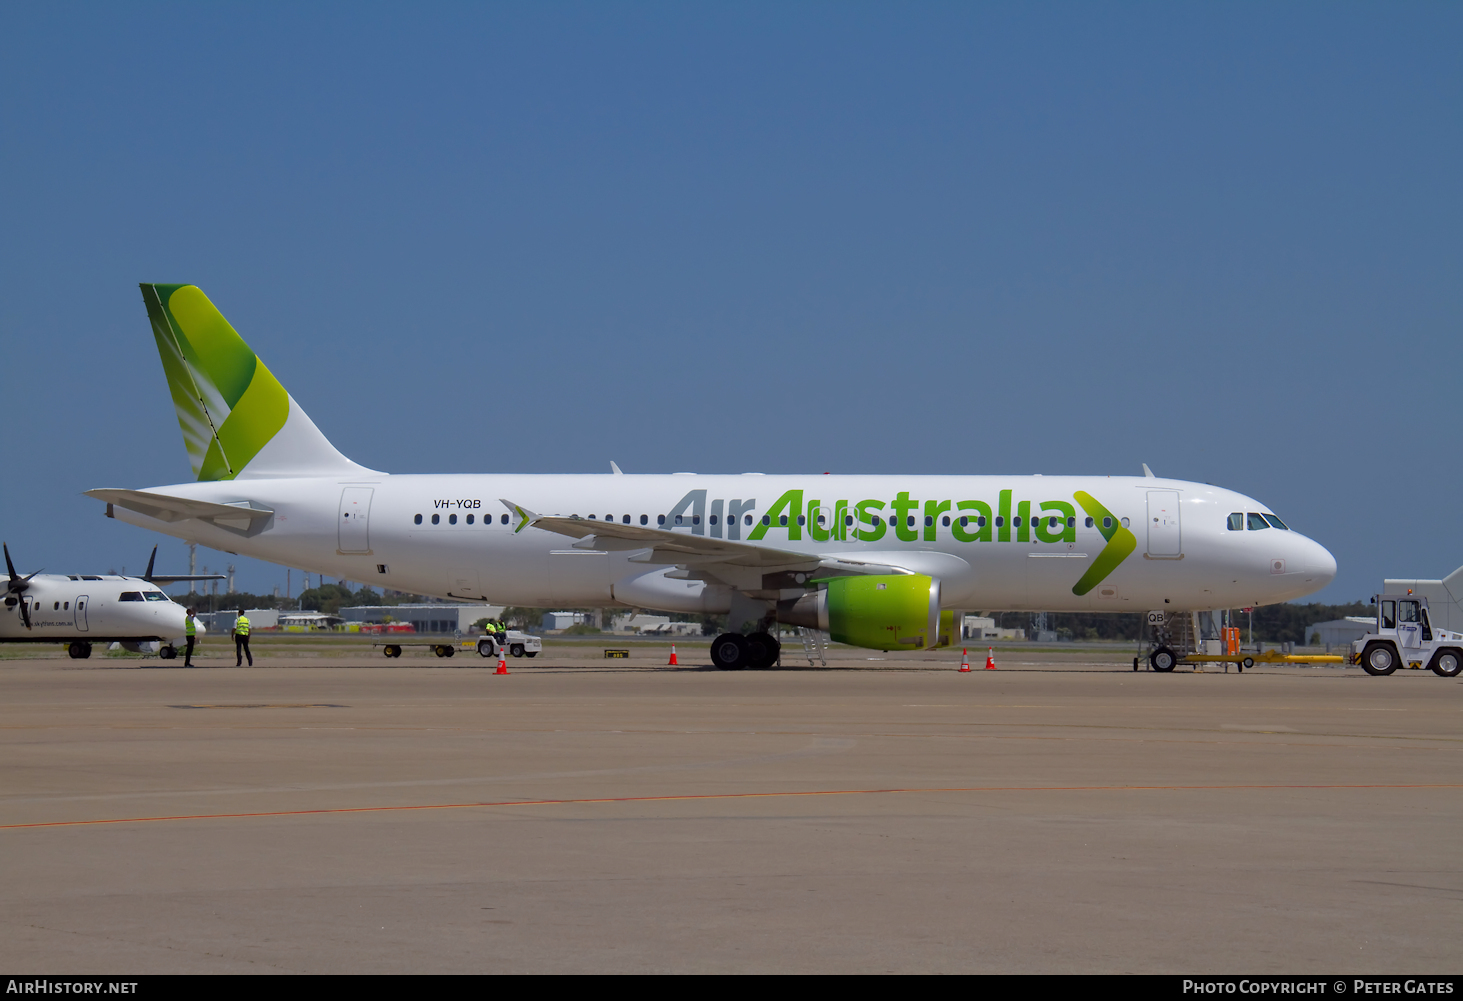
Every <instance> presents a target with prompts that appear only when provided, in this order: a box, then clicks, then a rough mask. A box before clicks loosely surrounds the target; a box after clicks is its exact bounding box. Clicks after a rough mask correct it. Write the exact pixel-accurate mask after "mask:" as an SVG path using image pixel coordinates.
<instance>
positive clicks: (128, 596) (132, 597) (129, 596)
mask: <svg viewBox="0 0 1463 1001" xmlns="http://www.w3.org/2000/svg"><path fill="white" fill-rule="evenodd" d="M117 600H118V601H141V600H142V592H141V591H123V592H122V597H120V598H118V599H117Z"/></svg>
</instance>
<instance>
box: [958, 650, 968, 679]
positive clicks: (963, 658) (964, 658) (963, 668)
mask: <svg viewBox="0 0 1463 1001" xmlns="http://www.w3.org/2000/svg"><path fill="white" fill-rule="evenodd" d="M960 673H961V674H969V673H970V649H969V648H968V647H967V648H966V649H964V650H961V651H960Z"/></svg>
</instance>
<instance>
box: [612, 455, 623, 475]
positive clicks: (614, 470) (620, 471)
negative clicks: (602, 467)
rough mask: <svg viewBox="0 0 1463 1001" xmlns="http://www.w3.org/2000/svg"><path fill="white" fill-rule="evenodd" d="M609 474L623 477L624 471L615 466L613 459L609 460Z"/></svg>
mask: <svg viewBox="0 0 1463 1001" xmlns="http://www.w3.org/2000/svg"><path fill="white" fill-rule="evenodd" d="M610 472H612V473H614V474H615V475H616V476H624V475H625V473H624V471H623V470H621V469H620V467H619V466H617V465H615V460H614V459H611V460H610Z"/></svg>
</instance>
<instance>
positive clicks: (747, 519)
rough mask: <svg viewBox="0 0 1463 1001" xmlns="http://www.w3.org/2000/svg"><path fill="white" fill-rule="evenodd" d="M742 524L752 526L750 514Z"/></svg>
mask: <svg viewBox="0 0 1463 1001" xmlns="http://www.w3.org/2000/svg"><path fill="white" fill-rule="evenodd" d="M742 523H743V524H745V525H750V524H752V516H751V515H750V514H749V515H747V516H746V517H745V518H743V519H742ZM849 524H853V523H852V522H849Z"/></svg>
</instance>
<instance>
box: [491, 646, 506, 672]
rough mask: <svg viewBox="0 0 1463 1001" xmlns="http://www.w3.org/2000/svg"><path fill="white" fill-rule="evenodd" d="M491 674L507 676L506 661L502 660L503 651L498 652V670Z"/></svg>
mask: <svg viewBox="0 0 1463 1001" xmlns="http://www.w3.org/2000/svg"><path fill="white" fill-rule="evenodd" d="M493 673H494V674H507V673H508V661H507V660H505V659H504V658H503V651H501V650H499V651H498V669H497V670H496V671H494V672H493Z"/></svg>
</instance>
